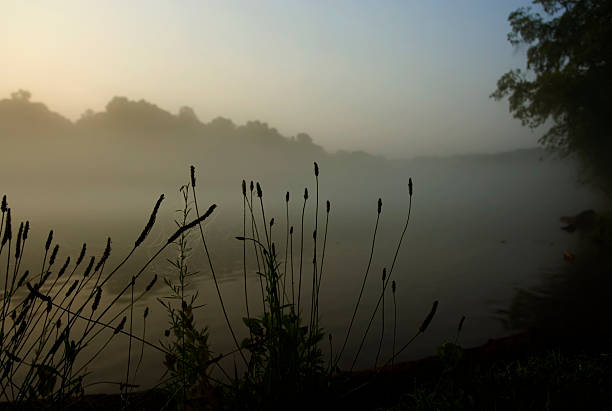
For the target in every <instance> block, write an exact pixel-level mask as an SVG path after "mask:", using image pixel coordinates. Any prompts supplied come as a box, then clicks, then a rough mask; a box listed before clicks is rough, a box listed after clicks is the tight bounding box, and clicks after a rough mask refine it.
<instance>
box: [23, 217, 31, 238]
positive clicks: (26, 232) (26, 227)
mask: <svg viewBox="0 0 612 411" xmlns="http://www.w3.org/2000/svg"><path fill="white" fill-rule="evenodd" d="M29 232H30V222H29V221H26V223H25V227H24V228H23V241H25V240H27V239H28V233H29Z"/></svg>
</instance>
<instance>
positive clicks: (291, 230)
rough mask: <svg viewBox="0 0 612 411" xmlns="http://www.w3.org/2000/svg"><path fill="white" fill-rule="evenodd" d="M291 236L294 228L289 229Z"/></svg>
mask: <svg viewBox="0 0 612 411" xmlns="http://www.w3.org/2000/svg"><path fill="white" fill-rule="evenodd" d="M289 234H293V226H291V227H290V228H289Z"/></svg>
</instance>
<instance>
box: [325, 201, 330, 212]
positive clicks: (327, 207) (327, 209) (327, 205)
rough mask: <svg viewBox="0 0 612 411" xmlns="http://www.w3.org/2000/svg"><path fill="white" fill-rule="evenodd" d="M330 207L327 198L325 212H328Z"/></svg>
mask: <svg viewBox="0 0 612 411" xmlns="http://www.w3.org/2000/svg"><path fill="white" fill-rule="evenodd" d="M330 208H331V203H330V202H329V200H327V204H326V212H327V213H329V209H330Z"/></svg>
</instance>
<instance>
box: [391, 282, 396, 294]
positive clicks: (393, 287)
mask: <svg viewBox="0 0 612 411" xmlns="http://www.w3.org/2000/svg"><path fill="white" fill-rule="evenodd" d="M391 291H393V294H395V280H393V281H391Z"/></svg>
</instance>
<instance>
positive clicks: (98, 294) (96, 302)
mask: <svg viewBox="0 0 612 411" xmlns="http://www.w3.org/2000/svg"><path fill="white" fill-rule="evenodd" d="M101 298H102V288H101V287H98V289H97V290H96V296H95V298H94V302H93V305H92V306H91V312H94V311H96V310H97V309H98V305H100V299H101Z"/></svg>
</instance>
